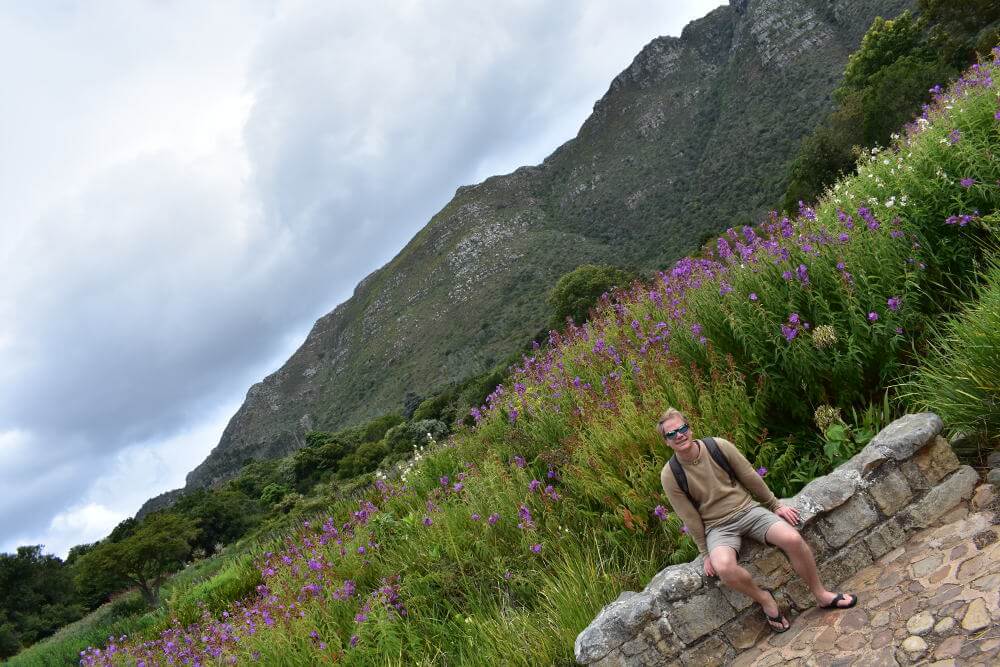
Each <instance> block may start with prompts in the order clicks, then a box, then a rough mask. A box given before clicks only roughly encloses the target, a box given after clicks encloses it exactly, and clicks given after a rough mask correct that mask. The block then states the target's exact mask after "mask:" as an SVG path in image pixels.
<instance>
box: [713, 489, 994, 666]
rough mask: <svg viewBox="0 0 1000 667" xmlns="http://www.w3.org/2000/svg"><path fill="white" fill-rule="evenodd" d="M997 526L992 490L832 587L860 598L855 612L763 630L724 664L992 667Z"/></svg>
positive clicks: (802, 618) (821, 614)
mask: <svg viewBox="0 0 1000 667" xmlns="http://www.w3.org/2000/svg"><path fill="white" fill-rule="evenodd" d="M970 508H971V509H970ZM998 523H1000V511H998V510H997V498H996V497H995V496H994V494H993V487H991V486H990V485H984V486H982V487H980V488H979V489H978V490H977V494H976V496H975V497H974V498H973V499H972V501H971V503H963V504H961V505H959V506H957V507H956V508H955V509H954V510H952V511H951V512H949V513H948V514H946V515H945V516H944V517H943V518H942V519H941V520H940V521H939V522H938V523H937V524H936V525H934V526H932V527H930V528H927V529H925V530H923V531H921V532H919V533H916V534H914V535H913V536H912V537H911V538H910V540H909V541H908V542H907V543H906V544H905V545H903V546H901V547H899V548H897V549H895V550H894V551H891V552H889V553H887V554H886V555H885V556H883V557H882V558H880V559H878V560H877V561H876V562H875V563H874V564H872V565H871V566H870V567H868V568H865V569H864V570H861V571H860V572H858V573H857V574H855V575H854V576H853V577H851V578H850V579H848V580H847V581H846V582H844V583H843V584H842V585H840V586H838V587H837V590H842V591H850V592H852V593H857V594H858V595H859V596H860V601H859V603H858V606H857V607H855V608H853V609H849V610H845V611H839V612H837V611H825V610H821V609H816V608H812V609H809V610H808V611H806V612H804V613H802V614H801V615H799V616H798V617H796V618H792V619H791V620H792V627H791V629H790V630H789V631H788V632H785V633H782V634H770V633H768V632H766V631H765V632H764V635H763V636H762V638H761V639H760V640H759V641H758V642H757V644H756V645H755V646H754V647H753V648H751V649H749V650H748V651H746V652H744V653H742V654H740V655H739V656H737V658H736V660H735V661H734V663H733V664H734V665H738V666H740V667H750V666H753V667H766V666H768V665H782V664H783V665H787V666H789V667H799V666H801V667H807V666H808V667H813V666H815V667H827V666H830V667H832V666H837V667H847V666H848V665H851V666H853V667H860V666H869V665H870V666H876V665H877V666H879V667H881V666H883V665H890V666H891V665H912V664H919V665H933V666H934V667H946V666H948V665H990V666H994V665H1000V606H998V603H1000V593H998V591H1000V539H998V538H1000V525H997V524H998ZM780 602H782V600H781V599H780V598H779V603H780ZM787 609H788V606H787V605H785V604H782V610H783V611H784V610H787Z"/></svg>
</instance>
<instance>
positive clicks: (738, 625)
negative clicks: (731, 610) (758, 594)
mask: <svg viewBox="0 0 1000 667" xmlns="http://www.w3.org/2000/svg"><path fill="white" fill-rule="evenodd" d="M766 632H769V629H768V627H767V621H766V620H764V614H762V613H761V611H760V608H759V607H754V608H753V609H747V610H746V611H744V612H742V613H741V614H739V615H738V616H737V617H736V618H734V619H733V620H732V621H730V622H729V623H728V624H727V625H726V626H725V627H724V628H722V633H721V634H722V636H723V637H725V638H726V639H728V640H729V643H730V644H732V646H733V648H734V649H736V650H737V651H745V650H746V649H748V648H750V647H752V646H754V645H755V644H756V643H757V640H759V639H760V638H761V637H762V636H763V635H764V634H765V633H766Z"/></svg>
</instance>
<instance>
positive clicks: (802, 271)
mask: <svg viewBox="0 0 1000 667" xmlns="http://www.w3.org/2000/svg"><path fill="white" fill-rule="evenodd" d="M795 273H796V274H798V276H799V282H801V283H802V284H803V285H808V284H809V269H808V267H806V265H805V264H799V268H797V269H796V270H795Z"/></svg>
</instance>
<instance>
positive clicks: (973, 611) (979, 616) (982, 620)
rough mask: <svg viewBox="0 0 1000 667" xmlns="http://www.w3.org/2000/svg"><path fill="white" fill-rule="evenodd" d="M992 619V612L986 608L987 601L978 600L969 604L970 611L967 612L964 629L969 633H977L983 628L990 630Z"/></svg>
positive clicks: (963, 623)
mask: <svg viewBox="0 0 1000 667" xmlns="http://www.w3.org/2000/svg"><path fill="white" fill-rule="evenodd" d="M991 622H992V619H991V618H990V612H989V610H988V609H987V608H986V601H985V600H984V599H982V598H976V599H975V600H973V601H972V602H971V603H969V609H968V611H966V612H965V617H964V618H963V619H962V627H963V628H965V629H966V630H968V631H969V632H977V631H978V630H982V629H983V628H988V627H989V625H990V623H991Z"/></svg>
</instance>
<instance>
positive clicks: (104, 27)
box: [0, 0, 716, 549]
mask: <svg viewBox="0 0 1000 667" xmlns="http://www.w3.org/2000/svg"><path fill="white" fill-rule="evenodd" d="M715 4H716V3H711V2H710V3H704V2H700V3H687V4H686V5H685V7H683V8H678V7H677V5H676V3H652V2H640V1H638V0H628V1H624V2H619V3H614V4H608V3H603V2H598V1H597V0H593V1H591V2H580V3H556V2H552V3H546V4H540V3H536V2H528V1H527V0H523V1H510V2H505V3H465V2H458V1H457V0H455V1H453V2H444V1H442V2H429V3H420V2H403V3H399V2H388V1H385V2H365V3H361V2H358V3H314V2H296V1H293V0H273V1H272V0H268V1H266V2H265V1H263V0H262V1H261V2H251V3H246V2H235V1H232V2H217V3H215V2H213V3H202V2H194V1H188V0H179V1H178V2H171V3H154V2H139V3H137V2H130V1H125V0H118V1H109V2H104V3H86V4H82V3H81V4H79V5H74V4H72V3H67V4H61V5H59V6H58V7H47V6H42V5H38V6H36V5H20V6H12V5H5V7H4V8H3V9H0V79H2V80H3V81H4V82H5V99H9V100H15V101H16V103H11V104H5V105H3V106H2V107H0V145H3V147H4V150H3V151H0V219H2V220H4V224H3V226H0V262H2V265H3V266H4V269H5V274H4V281H3V282H2V283H0V434H2V435H0V485H2V488H3V489H4V493H3V494H2V496H0V526H3V533H2V534H0V544H7V545H9V544H13V543H14V542H16V540H19V539H21V538H22V537H30V536H34V537H33V538H32V539H34V540H40V541H43V542H45V543H46V544H50V545H62V546H60V547H59V548H60V549H61V548H62V547H65V546H67V545H69V544H70V542H72V541H73V540H81V541H92V540H94V539H97V538H99V537H101V536H102V534H100V531H104V530H105V527H106V524H107V523H108V522H109V521H112V520H113V519H118V520H120V518H119V517H121V518H123V517H124V516H126V515H128V514H131V513H133V512H134V511H135V510H136V509H137V508H138V506H139V505H140V504H141V503H142V501H143V500H145V499H146V498H148V497H150V496H152V495H155V494H157V493H159V492H161V491H164V490H166V489H168V488H171V486H179V485H181V483H182V480H183V476H184V473H185V472H187V471H189V470H190V469H191V468H193V467H194V466H195V465H197V463H199V462H200V461H201V460H202V459H203V458H204V456H205V455H206V454H207V452H208V450H209V449H210V448H211V447H212V446H214V444H215V443H216V442H217V441H218V438H219V436H220V435H221V431H222V427H223V425H224V423H225V421H226V418H227V417H228V416H229V415H230V414H231V413H232V411H233V410H234V409H235V407H236V406H237V405H238V403H239V402H240V401H241V400H242V398H243V395H244V393H245V392H246V389H247V387H249V385H250V384H251V383H252V382H254V381H256V380H258V379H259V378H260V377H261V376H262V375H263V374H264V373H265V372H267V371H269V370H272V369H273V368H274V367H275V366H276V365H278V364H280V363H281V362H282V361H283V360H284V358H286V357H287V355H288V354H289V353H290V352H291V351H292V349H294V345H295V344H296V343H298V342H300V341H301V338H302V336H303V335H304V334H305V332H306V331H307V330H308V326H309V324H310V323H311V322H312V321H313V320H314V319H315V318H317V317H319V316H321V315H322V314H324V313H325V312H327V311H329V310H330V309H331V308H332V307H333V306H334V305H336V303H338V302H340V301H342V300H343V299H344V298H346V297H347V296H348V295H349V294H350V293H351V291H352V289H353V287H354V285H355V284H356V283H357V281H358V280H360V279H361V278H362V277H363V276H365V275H367V274H368V273H369V272H370V271H371V270H373V269H374V268H377V267H378V266H380V265H381V264H383V263H384V262H385V261H386V260H388V259H389V258H390V257H391V256H393V255H394V254H395V253H396V252H398V251H399V249H400V248H401V247H402V246H403V244H404V243H405V242H406V241H407V240H409V239H410V238H411V237H412V236H413V234H414V233H415V232H416V231H418V230H419V229H420V228H421V227H422V226H423V225H424V224H425V223H426V222H427V220H428V219H429V218H430V216H431V215H432V214H434V213H435V212H436V211H438V210H439V209H440V208H441V207H442V206H443V205H444V204H446V203H447V201H448V199H449V198H450V197H451V195H452V194H453V192H454V190H455V188H456V187H457V186H459V185H462V184H466V183H470V182H475V181H477V180H480V179H482V178H483V177H485V176H487V175H489V174H491V173H500V172H507V171H510V170H512V169H514V168H516V167H517V166H520V165H522V164H531V163H537V162H539V161H540V160H541V159H542V158H543V157H544V156H545V155H547V154H548V153H549V152H551V151H552V150H553V149H554V148H555V147H556V146H557V145H558V144H560V143H562V142H563V141H565V140H566V139H569V138H570V137H571V136H573V135H574V134H575V133H576V130H577V129H578V127H579V125H580V124H581V123H582V122H583V120H584V119H585V118H586V116H587V114H588V113H589V111H590V108H591V106H592V105H593V103H594V101H595V100H596V99H597V98H599V97H600V96H601V95H603V94H604V92H605V91H606V90H607V87H608V85H609V83H610V81H611V78H612V77H613V76H614V75H615V74H617V72H619V71H620V70H622V69H623V68H624V67H626V66H627V65H628V63H629V62H630V61H631V59H632V57H633V56H634V55H635V54H636V53H637V52H638V51H639V49H640V48H641V47H642V46H643V45H644V44H646V43H647V42H648V41H649V40H651V39H652V38H654V37H656V36H657V35H658V34H678V33H679V32H680V29H681V27H682V26H683V25H684V24H685V23H686V22H687V21H689V20H691V19H692V18H695V17H697V16H701V15H703V14H705V13H706V12H707V11H708V10H709V9H711V8H712V7H713V6H715ZM220 406H223V407H222V408H220ZM220 410H221V411H220ZM39 526H47V528H44V529H40V528H39ZM4 548H7V547H4Z"/></svg>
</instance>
